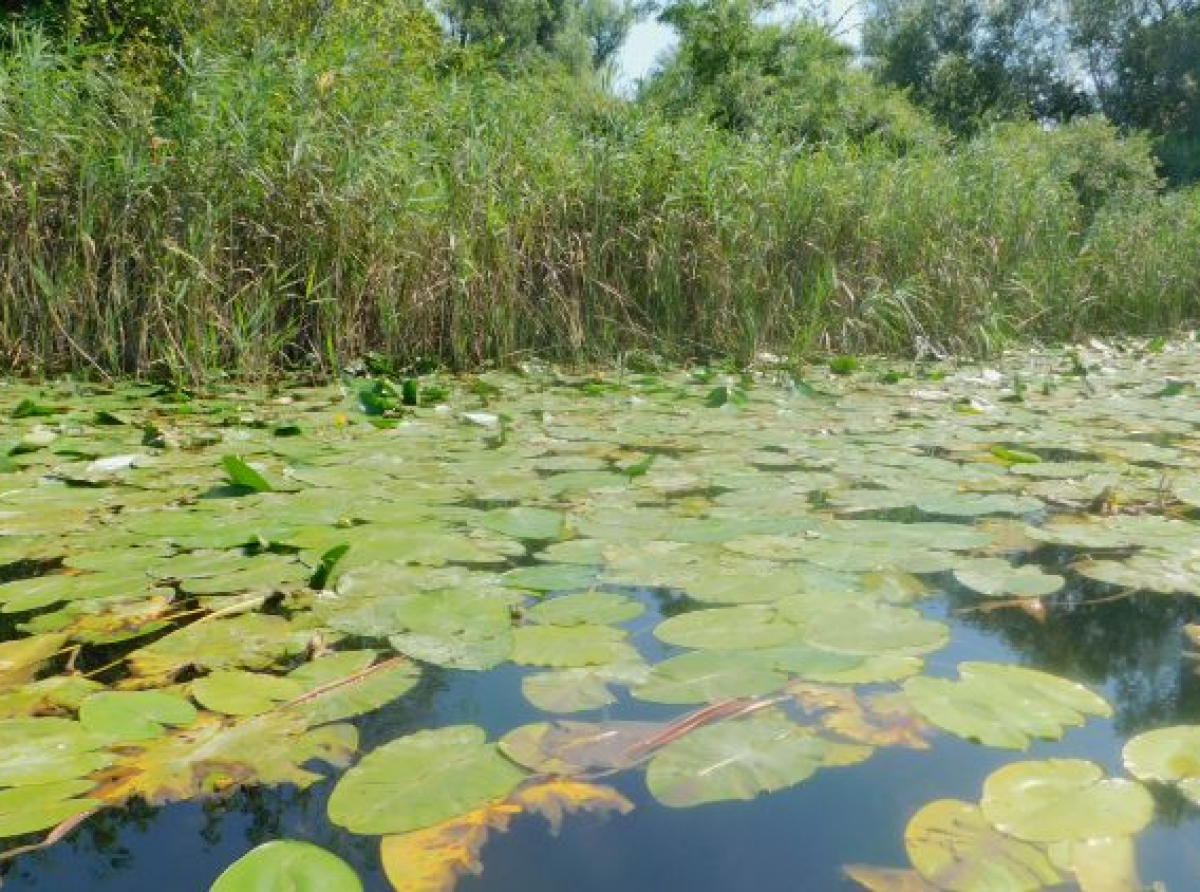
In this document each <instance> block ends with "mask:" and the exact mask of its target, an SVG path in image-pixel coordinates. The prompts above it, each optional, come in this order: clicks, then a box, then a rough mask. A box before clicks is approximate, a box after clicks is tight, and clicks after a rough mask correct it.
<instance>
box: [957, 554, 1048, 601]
mask: <svg viewBox="0 0 1200 892" xmlns="http://www.w3.org/2000/svg"><path fill="white" fill-rule="evenodd" d="M954 578H955V579H957V580H958V582H959V583H960V584H961V585H964V586H966V587H967V588H969V589H971V591H973V592H976V593H977V594H980V595H984V596H985V597H988V598H1004V597H1011V598H1040V597H1043V596H1045V595H1052V594H1054V593H1055V592H1056V591H1058V590H1059V589H1061V588H1062V587H1063V584H1064V582H1065V580H1064V579H1063V578H1062V577H1061V576H1057V575H1055V574H1053V573H1046V572H1044V571H1043V570H1041V569H1040V568H1038V567H1035V566H1033V565H1032V564H1027V565H1025V566H1023V567H1014V566H1013V565H1012V564H1010V563H1009V562H1008V561H1004V560H1000V559H999V558H981V559H979V560H977V561H975V562H973V563H971V564H969V565H968V566H966V567H962V568H959V569H957V570H955V571H954Z"/></svg>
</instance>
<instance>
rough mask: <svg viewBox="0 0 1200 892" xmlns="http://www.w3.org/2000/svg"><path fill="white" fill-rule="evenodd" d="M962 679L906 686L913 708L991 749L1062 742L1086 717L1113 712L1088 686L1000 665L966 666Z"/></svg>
mask: <svg viewBox="0 0 1200 892" xmlns="http://www.w3.org/2000/svg"><path fill="white" fill-rule="evenodd" d="M958 671H959V676H960V680H959V681H957V682H955V681H951V680H950V679H946V678H930V677H928V676H920V677H918V678H910V679H909V680H908V681H907V682H905V684H904V692H905V694H907V695H908V698H909V700H911V701H912V704H913V706H914V707H915V708H916V709H917V711H918V712H920V713H921V714H922V715H923V716H924V717H925V718H926V719H928V720H929V721H931V722H933V724H935V725H937V726H939V727H941V728H944V729H946V730H947V731H950V732H951V733H954V734H957V735H958V736H959V737H963V738H965V739H967V740H974V741H978V742H979V743H983V744H987V745H988V746H998V747H1005V748H1009V749H1024V748H1025V747H1027V746H1028V745H1029V740H1030V738H1035V737H1036V738H1041V739H1044V740H1057V739H1058V738H1059V737H1061V736H1062V733H1063V730H1064V729H1065V728H1066V727H1069V726H1072V725H1081V724H1083V723H1084V721H1086V717H1087V716H1109V715H1112V710H1111V709H1110V708H1109V706H1108V704H1107V703H1105V702H1104V700H1103V699H1102V698H1101V697H1099V696H1098V695H1096V694H1094V693H1092V692H1091V691H1089V690H1088V689H1087V688H1085V687H1084V686H1083V685H1080V684H1076V683H1075V682H1071V681H1067V680H1066V679H1063V678H1059V677H1058V676H1055V675H1050V674H1048V673H1045V672H1038V671H1036V670H1034V669H1024V668H1022V667H1019V666H1002V665H999V664H995V663H971V662H968V663H962V664H960V665H959V667H958Z"/></svg>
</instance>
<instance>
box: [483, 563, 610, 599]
mask: <svg viewBox="0 0 1200 892" xmlns="http://www.w3.org/2000/svg"><path fill="white" fill-rule="evenodd" d="M598 577H599V574H598V571H597V570H596V568H595V567H591V566H587V565H585V564H535V565H533V566H531V567H520V568H518V569H516V570H510V571H509V572H507V573H505V574H504V577H503V579H504V585H506V586H507V587H508V588H517V589H525V590H527V591H531V592H569V591H574V590H576V589H581V588H591V587H592V586H593V585H594V584H595V583H596V580H597V579H598Z"/></svg>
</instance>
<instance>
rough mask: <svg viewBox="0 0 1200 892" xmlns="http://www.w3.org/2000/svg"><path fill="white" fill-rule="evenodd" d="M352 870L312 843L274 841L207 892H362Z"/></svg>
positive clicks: (235, 866) (234, 867)
mask: <svg viewBox="0 0 1200 892" xmlns="http://www.w3.org/2000/svg"><path fill="white" fill-rule="evenodd" d="M362 888H363V886H362V883H361V882H360V881H359V879H358V875H357V874H356V873H355V872H354V870H353V869H352V868H351V867H350V865H349V864H347V863H346V862H345V861H343V860H342V859H341V858H339V857H338V856H337V855H334V854H332V853H331V852H327V851H325V850H324V849H322V848H320V847H319V846H314V845H313V844H312V843H307V842H299V841H297V840H291V839H277V840H272V841H271V842H268V843H264V844H263V845H261V846H259V847H258V848H256V849H252V850H251V851H249V852H248V853H246V854H245V855H243V856H242V857H241V858H239V859H238V860H237V861H235V862H233V864H231V865H229V867H227V868H226V869H225V871H224V872H223V873H222V874H221V875H220V876H219V877H217V880H216V882H215V883H213V884H212V887H211V889H210V890H209V892H362Z"/></svg>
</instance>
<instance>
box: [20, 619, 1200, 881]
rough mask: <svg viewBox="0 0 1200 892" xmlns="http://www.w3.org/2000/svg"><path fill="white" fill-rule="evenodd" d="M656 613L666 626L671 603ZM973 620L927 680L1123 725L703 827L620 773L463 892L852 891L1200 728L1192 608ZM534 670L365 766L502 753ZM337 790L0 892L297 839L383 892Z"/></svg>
mask: <svg viewBox="0 0 1200 892" xmlns="http://www.w3.org/2000/svg"><path fill="white" fill-rule="evenodd" d="M643 600H644V602H645V603H646V604H647V605H649V606H651V607H655V608H657V605H659V604H660V603H661V601H660V600H658V599H655V598H653V597H644V598H643ZM960 600H961V599H960ZM961 606H963V605H962V604H961V603H960V604H957V605H956V602H955V601H954V600H953V599H951V598H940V599H935V600H933V601H931V602H930V603H929V605H928V607H927V611H928V612H929V614H930V615H932V616H935V617H937V618H940V619H943V620H944V621H947V622H949V623H950V625H951V628H952V630H953V632H952V639H951V643H950V645H949V646H948V647H946V648H945V649H943V650H941V651H939V652H937V653H935V654H934V655H932V656H931V658H930V659H929V661H928V664H927V671H928V672H929V673H930V674H946V675H950V674H952V672H953V668H954V667H955V666H956V665H957V664H958V663H959V662H960V661H963V660H988V661H995V662H1002V663H1010V662H1011V663H1018V664H1021V665H1027V666H1030V667H1033V668H1038V669H1044V670H1047V671H1051V672H1055V673H1056V674H1063V675H1066V676H1068V677H1071V678H1074V679H1077V680H1079V681H1083V682H1086V683H1088V684H1090V685H1094V686H1098V687H1099V689H1100V690H1101V691H1102V692H1103V693H1104V694H1105V696H1106V697H1107V699H1108V700H1109V702H1110V703H1111V704H1112V706H1113V708H1114V712H1115V715H1114V717H1113V719H1112V720H1093V721H1091V722H1089V723H1088V724H1087V725H1085V726H1083V727H1081V728H1075V729H1072V730H1070V731H1068V732H1067V733H1066V734H1065V735H1064V737H1063V739H1062V740H1061V741H1057V742H1038V743H1035V744H1033V745H1032V746H1031V747H1030V749H1029V751H1028V752H1027V753H1023V754H1014V753H1012V752H1010V751H1006V750H999V749H993V748H989V747H983V746H979V745H975V744H971V743H967V742H965V741H961V740H959V739H957V738H954V737H952V736H950V735H940V736H939V737H937V738H936V740H935V741H934V742H933V746H932V748H931V749H930V750H928V751H916V750H908V749H903V748H881V749H879V750H877V751H876V752H875V754H874V755H873V756H872V757H871V759H870V760H869V761H867V762H865V763H863V764H860V765H856V766H851V767H849V768H839V769H830V770H824V771H820V772H818V773H817V774H816V775H815V776H813V777H812V778H810V779H809V780H807V781H805V782H803V783H801V784H799V785H798V786H796V787H794V788H792V789H789V790H785V791H782V792H780V793H775V794H772V795H768V796H762V797H759V798H758V799H755V800H754V801H751V802H736V803H723V804H712V805H705V806H700V807H696V808H690V809H669V808H664V807H663V806H660V805H658V804H657V803H656V802H655V801H654V800H653V799H652V798H651V797H649V796H648V795H647V794H646V792H645V787H644V781H643V777H642V775H641V773H639V772H629V773H625V774H622V775H618V776H616V777H615V778H614V779H612V782H613V784H614V786H616V787H617V788H618V789H619V790H620V792H622V793H623V794H624V795H626V796H627V797H629V798H630V799H631V800H633V801H634V802H635V804H636V809H635V810H634V811H633V812H632V813H631V814H629V815H626V816H607V817H597V816H591V815H575V816H570V817H568V818H567V819H566V821H565V822H564V825H563V827H562V829H561V831H560V832H559V833H558V835H557V836H553V835H551V834H550V833H549V832H548V830H547V827H546V823H545V821H543V820H542V819H541V818H539V817H528V816H522V817H519V818H517V819H516V820H515V821H514V823H513V824H512V827H511V829H510V830H509V832H508V833H504V834H495V835H494V836H493V837H492V839H491V840H490V841H489V842H488V844H487V845H486V847H485V849H484V851H483V864H484V872H483V874H482V875H481V876H479V877H468V878H465V879H464V880H463V881H462V882H461V883H460V884H459V886H458V888H459V889H461V890H467V892H485V890H486V892H500V890H504V892H507V890H514V892H515V890H522V892H557V890H562V889H572V890H577V892H591V890H596V892H602V890H603V892H611V890H613V889H622V890H629V892H636V890H646V892H651V890H656V892H657V890H663V889H688V890H713V892H717V890H720V892H729V890H743V889H760V890H796V889H805V890H807V889H813V890H825V889H829V890H836V889H856V888H858V887H857V886H856V885H855V884H854V883H852V882H850V881H849V880H847V879H846V878H845V877H844V875H843V873H842V866H843V865H844V864H851V863H868V864H880V865H897V866H899V865H903V864H905V863H906V858H905V853H904V846H903V838H902V837H903V828H904V825H905V823H906V822H907V820H908V818H909V817H910V816H911V815H912V814H913V813H914V812H915V811H916V810H917V809H919V808H920V807H921V806H922V805H924V804H925V803H926V802H928V801H930V800H932V799H936V798H942V797H949V798H959V799H964V800H967V801H973V800H977V799H978V797H979V791H980V785H981V784H982V781H983V779H984V778H985V777H986V776H987V774H988V773H990V772H991V771H993V770H995V769H997V768H999V767H1001V766H1003V765H1005V764H1007V763H1009V762H1011V761H1013V760H1014V758H1017V757H1022V758H1033V759H1042V758H1062V757H1080V758H1087V759H1091V760H1093V761H1095V762H1097V763H1098V764H1100V765H1102V766H1103V767H1104V768H1105V769H1106V771H1107V772H1108V773H1109V774H1115V775H1118V776H1119V775H1120V774H1121V773H1122V767H1121V756H1120V753H1121V746H1122V744H1123V743H1124V741H1125V740H1126V739H1128V738H1129V737H1130V736H1133V735H1134V734H1136V733H1139V732H1141V731H1144V730H1149V729H1151V728H1155V727H1160V726H1165V725H1171V724H1186V723H1196V722H1200V674H1197V673H1196V672H1195V668H1196V667H1197V665H1198V664H1197V663H1195V662H1193V661H1190V660H1188V659H1187V658H1185V656H1184V651H1183V647H1182V646H1181V634H1180V630H1181V627H1182V625H1183V623H1184V621H1185V620H1189V619H1190V620H1191V621H1195V620H1196V619H1197V618H1198V617H1200V604H1198V603H1197V602H1195V601H1191V600H1189V599H1175V598H1166V597H1159V596H1141V597H1135V598H1130V599H1124V600H1120V601H1113V602H1109V603H1105V604H1099V605H1096V606H1091V605H1089V604H1086V603H1085V604H1083V605H1081V606H1079V607H1077V608H1075V609H1073V610H1069V611H1062V612H1053V613H1052V614H1051V616H1050V618H1049V619H1048V620H1047V621H1046V622H1045V623H1039V622H1037V621H1036V620H1034V619H1032V618H1031V617H1029V616H1026V615H1025V614H1023V613H1021V612H1019V611H1015V610H1000V611H993V612H990V613H987V614H980V613H967V614H963V613H959V612H956V611H957V608H958V607H961ZM655 619H656V617H655V616H654V615H646V616H643V617H642V618H639V620H637V621H634V622H633V623H630V624H629V625H630V626H631V627H632V629H633V633H634V634H635V636H637V637H638V640H639V641H642V643H644V644H646V646H648V647H656V645H654V643H653V640H652V639H649V638H648V636H645V632H646V630H647V629H649V628H650V627H651V626H652V625H653V624H654V622H655ZM669 652H670V649H668V648H662V649H661V654H665V653H669ZM658 655H659V654H655V655H654V656H655V657H657V656H658ZM527 671H528V670H523V669H519V668H516V667H511V666H510V667H506V668H502V669H498V670H493V671H490V672H485V673H469V672H453V671H436V672H434V673H433V674H432V675H431V676H430V677H428V678H426V679H425V680H424V681H423V682H422V684H421V685H420V687H419V688H418V689H417V690H415V691H413V692H412V693H410V694H409V695H408V696H406V697H404V698H402V700H401V701H399V702H397V703H396V704H394V705H392V706H391V707H389V708H386V709H384V710H381V711H380V712H377V713H374V714H372V715H370V716H367V717H364V718H362V719H359V720H358V722H357V724H358V726H359V727H360V729H361V731H362V734H363V738H362V749H363V751H369V750H370V749H372V748H373V747H374V746H376V745H377V744H380V743H384V742H387V741H388V740H391V739H393V738H395V737H398V736H400V735H403V734H407V733H411V732H412V731H415V730H419V729H421V728H435V727H441V726H445V725H449V724H456V723H462V722H465V723H472V724H478V725H481V726H483V727H484V728H486V729H487V730H488V732H489V736H499V735H501V734H503V733H504V732H505V731H507V730H508V729H510V728H512V727H514V726H516V725H518V724H521V723H523V722H526V721H534V720H538V719H540V718H544V716H543V714H541V713H539V712H538V711H537V710H534V709H532V708H531V707H530V706H529V704H528V703H527V702H526V701H525V700H524V698H523V697H522V696H521V694H520V690H519V683H520V678H521V676H522V675H523V674H526V673H527ZM610 711H611V712H612V713H613V714H620V715H621V717H623V718H642V717H645V718H652V717H656V716H660V715H662V716H665V715H670V714H672V713H673V712H675V711H674V710H672V709H668V708H666V707H655V706H652V705H649V704H638V703H637V702H636V701H632V700H630V699H628V698H626V699H623V700H622V701H621V702H620V703H619V704H618V705H617V706H615V707H612V708H611V710H610ZM331 788H332V783H331V782H329V781H326V782H323V783H320V784H318V785H316V786H314V787H312V788H310V789H308V790H306V791H297V790H294V789H251V790H248V791H243V792H240V793H238V794H236V795H235V796H234V797H233V798H232V799H231V800H229V801H227V802H212V803H205V804H197V803H183V804H177V805H171V806H167V807H163V808H159V809H149V808H145V807H144V806H142V807H135V808H133V809H131V810H129V811H124V812H121V811H110V812H105V813H102V814H101V815H99V816H97V817H96V818H94V819H92V820H91V821H89V822H88V823H87V824H85V825H84V826H83V828H81V829H80V830H78V831H76V832H75V833H74V834H73V835H72V837H71V838H70V839H68V840H67V841H65V842H62V843H60V844H59V845H57V846H55V847H52V848H50V849H49V850H46V851H43V852H39V853H36V854H33V855H28V856H24V857H22V858H19V859H18V860H17V861H16V862H15V863H14V864H12V865H11V868H10V869H9V871H8V872H7V874H6V875H5V877H4V883H5V888H6V889H7V890H26V889H28V890H47V892H49V890H54V892H62V890H76V889H79V890H83V889H87V890H94V892H103V890H113V892H117V890H120V892H158V890H161V889H177V890H190V889H196V890H201V889H206V888H207V886H208V884H209V883H211V881H212V880H214V879H215V878H216V877H217V875H219V874H220V873H221V871H222V870H224V869H225V867H227V866H228V865H229V864H230V863H231V862H232V861H234V860H235V859H236V858H238V857H240V856H241V855H243V854H244V853H246V852H247V851H249V850H250V849H252V848H253V847H254V846H255V845H258V844H260V843H263V842H266V841H269V840H272V839H279V838H288V839H303V840H308V841H311V842H314V843H316V844H318V845H321V846H323V847H325V848H327V849H329V850H331V851H333V852H336V853H337V854H339V855H340V856H341V857H343V858H345V859H346V860H347V861H348V862H349V863H350V864H352V865H353V866H354V868H355V869H356V870H357V872H358V874H359V876H360V877H361V878H362V879H363V882H364V884H365V886H366V887H367V888H368V889H370V890H381V892H382V890H387V889H389V888H390V886H389V885H388V883H387V881H386V879H385V878H384V877H383V875H382V872H381V870H380V867H379V860H378V853H377V846H376V843H375V840H374V839H372V838H365V837H359V836H355V835H353V834H350V833H346V832H344V831H341V830H339V829H338V828H336V827H333V826H332V825H330V824H329V822H328V820H327V819H326V817H325V801H326V798H327V797H328V795H329V791H330V790H331ZM1156 800H1157V804H1158V817H1157V820H1156V821H1155V823H1154V825H1153V826H1151V827H1150V828H1149V829H1147V830H1146V831H1144V832H1143V833H1142V834H1141V835H1140V836H1139V837H1138V841H1137V848H1138V854H1139V861H1140V866H1141V868H1142V878H1143V879H1144V880H1146V881H1147V882H1149V881H1152V880H1157V881H1161V882H1164V883H1165V884H1166V886H1167V887H1168V888H1169V889H1172V890H1190V889H1196V888H1200V811H1198V810H1197V809H1195V808H1193V807H1188V806H1187V805H1186V804H1185V803H1184V802H1182V800H1181V798H1180V797H1178V796H1177V795H1172V794H1171V793H1170V792H1169V791H1166V790H1157V791H1156Z"/></svg>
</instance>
